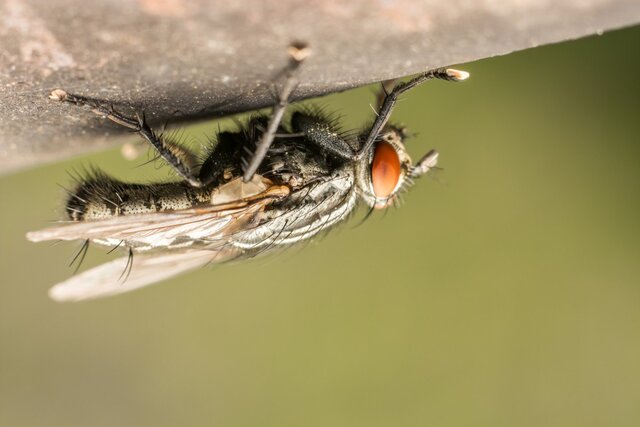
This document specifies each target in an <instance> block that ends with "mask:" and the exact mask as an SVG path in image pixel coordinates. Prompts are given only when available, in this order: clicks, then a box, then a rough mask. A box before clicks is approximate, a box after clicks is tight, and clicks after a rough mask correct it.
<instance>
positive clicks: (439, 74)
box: [354, 68, 469, 160]
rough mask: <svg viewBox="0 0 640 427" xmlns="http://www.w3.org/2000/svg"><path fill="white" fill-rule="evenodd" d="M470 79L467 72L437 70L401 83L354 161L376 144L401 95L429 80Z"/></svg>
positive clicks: (389, 98) (382, 107) (383, 106)
mask: <svg viewBox="0 0 640 427" xmlns="http://www.w3.org/2000/svg"><path fill="white" fill-rule="evenodd" d="M468 77H469V73H467V72H466V71H458V70H454V69H453V68H438V69H436V70H430V71H427V72H426V73H424V74H421V75H419V76H418V77H416V78H414V79H412V80H409V81H408V82H406V83H401V84H399V85H397V86H395V87H394V88H393V90H392V91H391V92H390V93H389V94H386V96H385V97H384V101H382V106H381V107H380V109H379V110H378V115H377V117H376V120H375V121H374V122H373V126H371V129H370V130H369V133H368V135H367V139H366V140H365V142H364V145H362V148H360V150H359V151H358V153H357V154H356V155H355V159H354V160H360V159H362V157H363V156H364V155H365V154H366V153H368V152H369V150H370V149H371V147H372V146H373V144H374V142H375V141H376V138H377V137H378V134H379V133H380V131H381V130H382V128H383V127H384V125H385V124H386V123H387V121H388V120H389V117H391V113H392V112H393V107H394V106H395V104H396V101H397V100H398V97H399V96H400V95H401V94H403V93H404V92H406V91H408V90H410V89H413V88H414V87H416V86H418V85H419V84H421V83H424V82H426V81H427V80H431V79H441V80H449V81H454V82H459V81H462V80H466V79H467V78H468Z"/></svg>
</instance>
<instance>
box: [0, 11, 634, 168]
mask: <svg viewBox="0 0 640 427" xmlns="http://www.w3.org/2000/svg"><path fill="white" fill-rule="evenodd" d="M638 22H640V2H638V1H637V0H565V1H563V2H556V1H552V0H542V1H540V0H503V1H491V0H486V1H481V2H468V1H463V0H452V1H447V2H442V1H434V0H423V1H415V0H395V1H389V0H387V1H382V0H378V1H370V0H352V1H350V2H339V1H336V0H321V1H316V2H307V1H306V0H280V1H277V2H260V1H253V0H251V1H246V2H220V3H219V4H215V5H214V4H212V3H211V2H208V1H205V0H194V1H189V2H187V1H181V0H137V1H136V0H119V1H117V0H97V1H92V2H91V7H87V6H86V3H84V2H81V1H79V0H57V1H55V2H47V1H44V0H24V1H23V0H4V2H3V3H0V87H1V88H2V97H1V99H0V160H2V164H3V165H4V168H3V170H2V171H0V172H4V173H6V172H10V171H13V170H18V169H20V168H24V167H27V166H33V165H37V164H40V163H43V162H47V161H53V160H56V159H62V158H65V157H69V156H72V155H76V154H79V153H82V152H86V151H88V150H92V149H98V148H101V147H106V146H108V145H112V144H115V143H118V142H121V141H122V140H123V139H122V138H114V137H113V136H114V134H122V135H126V134H125V133H123V130H122V129H119V128H118V127H116V126H114V125H112V124H110V123H108V122H107V121H106V120H103V119H101V118H99V117H96V116H93V115H92V114H89V113H86V112H80V111H78V110H77V109H74V108H73V107H70V106H66V105H61V104H59V103H57V102H55V101H51V100H49V99H48V98H47V95H48V94H49V93H50V91H51V90H53V89H55V88H64V89H65V90H67V91H69V92H73V93H78V94H82V95H85V96H89V97H93V98H96V99H101V100H104V101H106V102H109V103H112V104H114V105H115V106H118V107H120V108H122V109H127V108H130V107H131V108H134V109H137V110H142V109H144V110H145V111H146V112H147V115H148V116H149V117H150V119H151V121H152V122H164V121H166V120H170V121H172V122H177V121H183V120H184V121H186V120H193V119H197V118H202V117H207V116H208V117H212V116H213V117H215V116H216V115H217V114H229V113H232V112H238V111H245V110H251V109H255V108H258V107H263V106H266V105H269V104H271V103H272V102H273V82H274V78H275V76H277V74H278V72H279V70H281V69H282V67H283V66H284V65H285V64H286V61H287V59H286V50H285V49H286V46H287V45H288V44H289V43H290V42H291V41H292V40H304V41H307V42H308V43H309V44H310V45H311V46H312V48H313V56H312V57H311V58H309V60H308V61H307V63H305V64H304V67H303V69H302V70H301V76H300V78H301V84H300V86H299V87H298V88H297V90H296V92H295V96H294V97H295V98H296V99H301V98H307V97H312V96H316V95H321V94H325V93H329V92H335V91H340V90H345V89H348V88H352V87H356V86H359V85H363V84H367V83H371V82H375V81H380V80H384V79H389V78H394V77H400V76H405V75H409V74H413V73H417V72H419V71H421V70H424V69H426V68H433V67H439V66H444V65H449V64H455V63H462V62H468V61H472V60H476V59H480V58H486V57H491V56H495V55H503V54H506V53H509V52H512V51H514V50H521V49H526V48H530V47H535V46H537V45H540V44H546V43H553V42H559V41H564V40H568V39H572V38H577V37H581V36H585V35H590V34H594V33H600V32H602V31H604V30H608V29H614V28H619V27H623V26H627V25H632V24H634V23H638Z"/></svg>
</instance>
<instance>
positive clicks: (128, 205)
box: [66, 176, 210, 221]
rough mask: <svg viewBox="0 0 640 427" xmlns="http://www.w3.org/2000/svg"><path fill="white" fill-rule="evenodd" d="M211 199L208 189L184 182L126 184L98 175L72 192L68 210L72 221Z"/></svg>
mask: <svg viewBox="0 0 640 427" xmlns="http://www.w3.org/2000/svg"><path fill="white" fill-rule="evenodd" d="M209 201H210V191H209V190H206V189H200V188H193V187H190V186H188V185H186V184H183V183H165V184H153V185H143V184H125V183H122V182H120V181H116V180H113V179H111V178H108V177H104V176H98V177H94V178H92V179H89V180H87V181H85V182H83V183H81V184H80V185H79V186H78V187H76V189H75V190H74V191H73V192H71V195H70V197H69V199H68V200H67V205H66V211H67V214H68V215H69V218H70V219H71V220H73V221H94V220H100V219H107V218H111V217H114V216H119V215H140V214H146V213H152V212H164V211H173V210H179V209H189V208H192V207H194V206H197V205H202V204H206V203H208V202H209Z"/></svg>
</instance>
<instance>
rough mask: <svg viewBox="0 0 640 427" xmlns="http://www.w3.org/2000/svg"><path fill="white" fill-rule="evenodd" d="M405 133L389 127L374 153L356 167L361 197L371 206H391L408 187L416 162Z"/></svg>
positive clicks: (366, 156) (370, 152) (372, 150)
mask: <svg viewBox="0 0 640 427" xmlns="http://www.w3.org/2000/svg"><path fill="white" fill-rule="evenodd" d="M404 135H405V133H404V130H402V129H398V128H395V127H391V126H388V127H386V128H384V130H383V131H382V132H381V133H380V138H379V140H378V142H376V143H375V144H374V145H373V147H371V150H370V151H369V152H368V153H366V155H365V156H364V157H363V158H362V159H361V160H360V161H359V162H357V163H356V164H355V171H356V185H357V187H358V191H359V195H360V197H361V198H362V199H363V200H364V202H365V203H367V204H368V205H369V206H371V207H375V208H377V209H382V208H386V207H388V206H390V205H391V204H392V203H393V201H394V200H395V198H396V196H397V194H398V192H399V191H400V189H401V188H402V187H403V186H404V184H405V180H406V179H407V176H408V175H409V173H410V170H411V167H412V163H411V157H410V156H409V154H408V153H407V151H406V149H405V147H404V143H403V139H404Z"/></svg>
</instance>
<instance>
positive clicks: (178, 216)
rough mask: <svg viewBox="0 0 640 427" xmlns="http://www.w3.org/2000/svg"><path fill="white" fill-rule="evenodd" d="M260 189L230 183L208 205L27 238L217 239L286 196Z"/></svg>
mask: <svg viewBox="0 0 640 427" xmlns="http://www.w3.org/2000/svg"><path fill="white" fill-rule="evenodd" d="M248 184H251V182H250V183H248ZM239 187H241V189H240V190H239V189H238V188H239ZM260 190H262V191H260V192H257V193H256V191H258V189H253V194H251V193H249V194H247V192H246V184H238V182H237V180H234V181H231V182H230V183H228V184H225V185H224V186H223V187H221V188H220V189H218V190H216V192H214V194H213V197H212V200H213V202H214V203H215V204H212V205H208V206H203V207H199V208H194V209H183V210H179V211H172V212H157V213H150V214H141V215H123V216H117V217H113V218H109V219H104V220H99V221H79V222H67V223H61V224H58V225H56V226H53V227H50V228H45V229H44V230H39V231H32V232H30V233H27V239H29V240H31V241H32V242H41V241H46V240H86V239H89V240H91V239H110V240H112V241H136V240H138V241H144V240H145V239H147V240H150V241H152V242H154V243H157V244H158V245H160V246H161V244H162V243H163V242H167V241H171V240H173V239H175V238H176V237H180V236H185V237H191V238H200V239H217V238H219V237H220V236H224V235H229V234H230V233H232V232H233V231H234V230H235V229H238V228H240V227H241V226H242V225H243V224H246V222H247V221H249V220H250V219H251V218H253V217H254V216H255V214H256V213H257V212H259V211H261V210H262V209H264V207H265V206H266V205H267V204H269V203H270V202H272V201H273V200H275V199H278V198H281V197H284V196H286V195H288V193H289V188H288V187H286V186H277V185H271V186H268V187H267V186H266V185H264V186H262V187H260Z"/></svg>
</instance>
